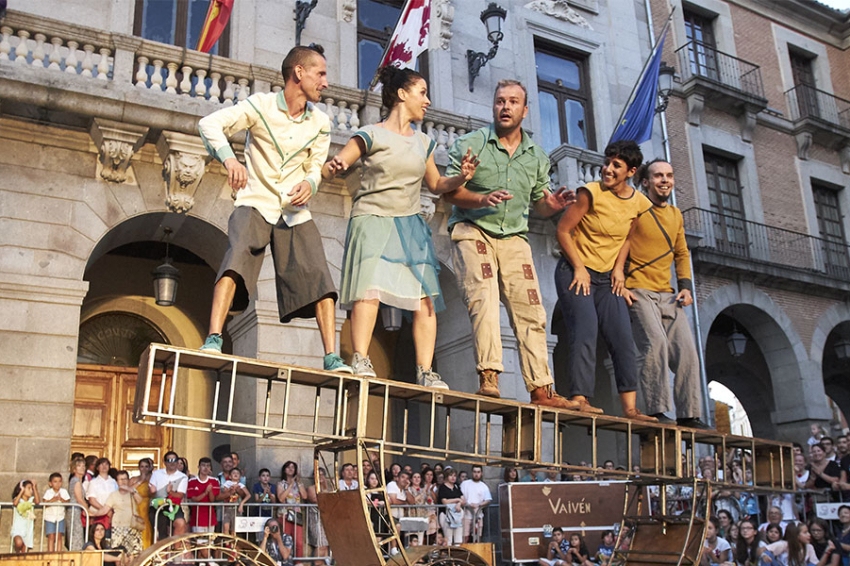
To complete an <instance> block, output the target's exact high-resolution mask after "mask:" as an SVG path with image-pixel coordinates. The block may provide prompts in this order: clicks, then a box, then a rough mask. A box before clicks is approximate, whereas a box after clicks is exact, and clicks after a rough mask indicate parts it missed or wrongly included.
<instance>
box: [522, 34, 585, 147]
mask: <svg viewBox="0 0 850 566" xmlns="http://www.w3.org/2000/svg"><path fill="white" fill-rule="evenodd" d="M534 61H535V64H536V66H537V88H538V103H539V104H540V122H541V132H540V140H541V144H540V145H541V146H543V149H545V150H546V151H547V152H550V151H552V150H553V149H555V148H556V147H558V146H559V145H561V144H562V143H567V144H570V145H572V146H576V147H581V148H585V149H587V148H588V147H591V146H593V145H594V140H593V127H592V123H591V116H592V115H591V106H590V88H589V85H588V80H587V59H586V58H585V57H580V56H574V55H569V54H566V53H562V52H559V51H558V50H557V49H555V48H553V47H550V46H546V45H537V46H536V47H535V51H534Z"/></svg>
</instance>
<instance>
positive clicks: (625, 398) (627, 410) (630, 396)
mask: <svg viewBox="0 0 850 566" xmlns="http://www.w3.org/2000/svg"><path fill="white" fill-rule="evenodd" d="M636 401H637V391H626V392H624V393H620V403H622V405H623V416H624V417H626V418H627V419H632V420H635V421H641V422H644V423H657V422H658V419H656V418H655V417H650V416H649V415H644V414H643V413H641V412H640V411H639V410H638V409H637V407H635V402H636Z"/></svg>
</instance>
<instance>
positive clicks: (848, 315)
mask: <svg viewBox="0 0 850 566" xmlns="http://www.w3.org/2000/svg"><path fill="white" fill-rule="evenodd" d="M842 322H850V305H848V304H846V303H841V304H837V305H833V306H831V307H830V308H828V309H827V310H826V311H825V312H824V313H823V314H822V315H821V316H820V318H818V322H817V324H816V325H815V330H814V332H812V344H811V348H810V352H811V358H812V359H813V360H822V359H823V353H824V347H825V346H826V341H827V339H828V338H829V334H830V332H832V331H833V329H834V328H835V327H836V326H838V325H839V324H841V323H842Z"/></svg>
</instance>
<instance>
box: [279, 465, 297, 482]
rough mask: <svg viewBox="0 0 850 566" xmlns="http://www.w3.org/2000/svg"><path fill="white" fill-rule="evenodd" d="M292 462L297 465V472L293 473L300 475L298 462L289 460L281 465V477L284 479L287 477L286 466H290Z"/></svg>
mask: <svg viewBox="0 0 850 566" xmlns="http://www.w3.org/2000/svg"><path fill="white" fill-rule="evenodd" d="M290 464H292V465H293V466H295V473H294V474H293V477H295V476H297V475H298V464H296V463H295V462H293V461H292V460H287V461H286V462H284V463H283V466H281V467H280V479H282V480H285V479H286V468H288V467H289V465H290Z"/></svg>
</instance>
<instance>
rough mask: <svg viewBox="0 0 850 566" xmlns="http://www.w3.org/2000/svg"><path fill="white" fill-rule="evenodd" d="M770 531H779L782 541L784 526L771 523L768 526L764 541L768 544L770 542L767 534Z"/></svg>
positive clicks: (765, 530)
mask: <svg viewBox="0 0 850 566" xmlns="http://www.w3.org/2000/svg"><path fill="white" fill-rule="evenodd" d="M786 528H787V527H786ZM770 530H774V531H779V539H780V540H781V539H782V525H780V524H779V523H769V524H768V525H767V526H766V527H765V528H764V541H765V542H768V540H767V532H768V531H770Z"/></svg>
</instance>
